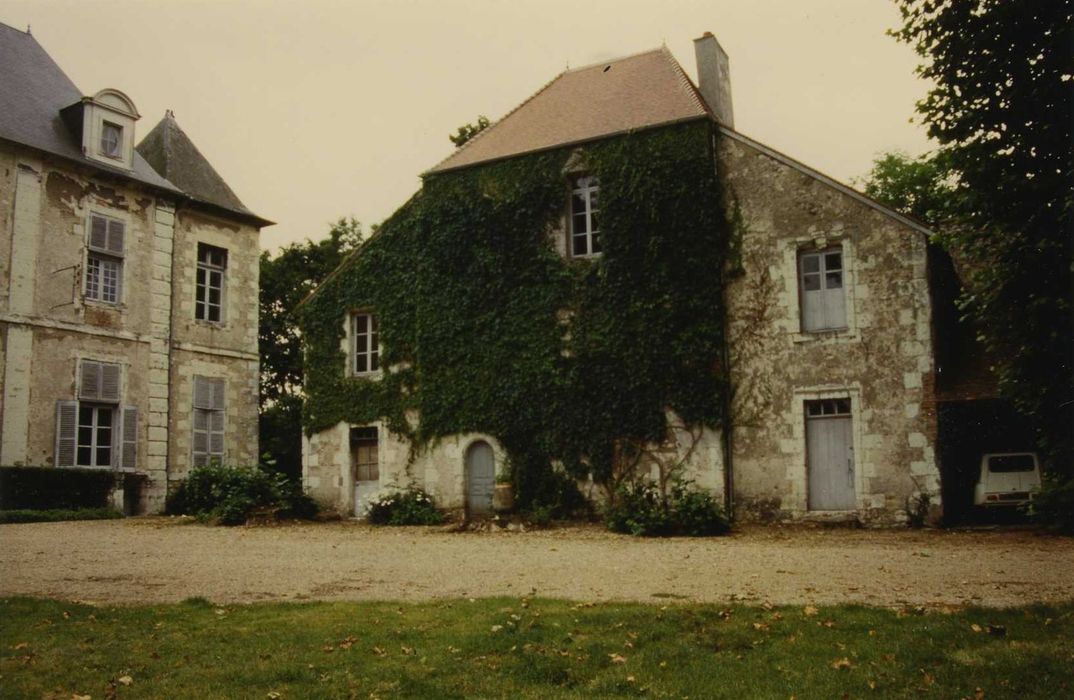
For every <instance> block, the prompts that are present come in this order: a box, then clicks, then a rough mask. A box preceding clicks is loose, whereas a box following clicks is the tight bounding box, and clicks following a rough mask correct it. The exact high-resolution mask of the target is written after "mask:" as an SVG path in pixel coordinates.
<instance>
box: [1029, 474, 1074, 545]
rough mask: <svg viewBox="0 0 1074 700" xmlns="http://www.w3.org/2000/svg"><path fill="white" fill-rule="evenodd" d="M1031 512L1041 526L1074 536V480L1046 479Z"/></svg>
mask: <svg viewBox="0 0 1074 700" xmlns="http://www.w3.org/2000/svg"><path fill="white" fill-rule="evenodd" d="M1030 511H1031V513H1032V515H1033V517H1034V518H1036V519H1037V520H1038V521H1039V522H1040V523H1041V524H1043V525H1046V526H1048V527H1050V528H1052V529H1054V530H1057V531H1059V532H1062V533H1063V534H1067V535H1074V479H1068V480H1066V481H1060V480H1059V479H1058V478H1055V477H1050V478H1046V479H1045V481H1044V485H1043V488H1042V489H1041V492H1040V493H1039V494H1038V495H1037V497H1036V498H1035V499H1033V503H1032V505H1031V506H1030Z"/></svg>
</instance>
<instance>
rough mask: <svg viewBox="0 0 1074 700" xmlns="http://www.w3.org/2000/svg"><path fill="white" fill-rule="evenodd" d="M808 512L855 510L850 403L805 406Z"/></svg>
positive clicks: (833, 401) (816, 402) (844, 400)
mask: <svg viewBox="0 0 1074 700" xmlns="http://www.w3.org/2000/svg"><path fill="white" fill-rule="evenodd" d="M806 463H807V471H808V472H809V509H810V510H854V509H856V508H857V507H858V504H857V502H858V499H857V492H856V489H855V487H854V438H853V430H852V422H851V417H850V399H826V400H824V401H807V402H806Z"/></svg>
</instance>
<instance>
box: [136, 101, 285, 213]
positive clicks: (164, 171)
mask: <svg viewBox="0 0 1074 700" xmlns="http://www.w3.org/2000/svg"><path fill="white" fill-rule="evenodd" d="M137 151H138V153H140V154H141V155H142V157H144V158H145V159H146V161H147V162H148V163H149V164H150V165H152V166H153V168H154V169H155V170H156V171H157V172H158V173H160V174H161V175H163V176H164V177H166V178H168V180H169V181H170V182H172V183H174V184H175V185H176V186H177V187H178V188H179V189H181V190H182V191H183V192H185V193H186V194H187V195H189V196H190V197H192V198H194V199H196V200H198V201H200V202H206V203H208V204H212V205H215V206H217V207H222V208H223V209H227V210H228V211H232V212H235V213H237V214H243V215H245V216H249V217H254V218H260V217H257V216H256V215H255V214H254V213H253V212H252V211H250V210H249V209H247V208H246V205H244V204H243V203H242V201H241V200H240V199H239V198H238V196H237V195H236V194H235V193H234V192H233V191H232V190H231V188H230V187H228V184H227V183H226V182H224V178H222V177H220V174H219V173H217V172H216V170H215V169H213V166H212V165H210V164H209V161H208V160H206V159H205V156H203V155H202V154H201V151H199V150H198V148H197V146H195V145H194V142H193V141H191V140H190V137H188V136H187V135H186V133H185V132H184V131H183V130H182V129H181V128H180V127H179V124H178V123H177V122H176V121H175V116H174V115H172V113H171V112H168V113H167V114H165V115H164V118H163V119H161V120H160V122H159V123H158V124H157V125H156V126H155V127H153V130H152V131H150V132H149V133H148V134H146V136H145V138H144V139H142V141H141V143H139V144H138V148H137ZM262 221H264V220H262ZM265 223H270V222H267V221H266V222H265Z"/></svg>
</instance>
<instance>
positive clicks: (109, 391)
mask: <svg viewBox="0 0 1074 700" xmlns="http://www.w3.org/2000/svg"><path fill="white" fill-rule="evenodd" d="M100 368H101V392H100V396H101V400H102V401H119V391H120V381H119V379H120V374H119V365H117V364H113V363H111V362H102V363H100Z"/></svg>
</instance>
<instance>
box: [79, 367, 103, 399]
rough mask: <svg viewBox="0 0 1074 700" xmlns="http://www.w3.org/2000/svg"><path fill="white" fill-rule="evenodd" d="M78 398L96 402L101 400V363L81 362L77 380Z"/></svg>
mask: <svg viewBox="0 0 1074 700" xmlns="http://www.w3.org/2000/svg"><path fill="white" fill-rule="evenodd" d="M78 398H80V399H89V400H91V401H92V400H98V399H100V398H101V363H100V362H94V361H93V360H82V366H81V371H80V372H79V378H78Z"/></svg>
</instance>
